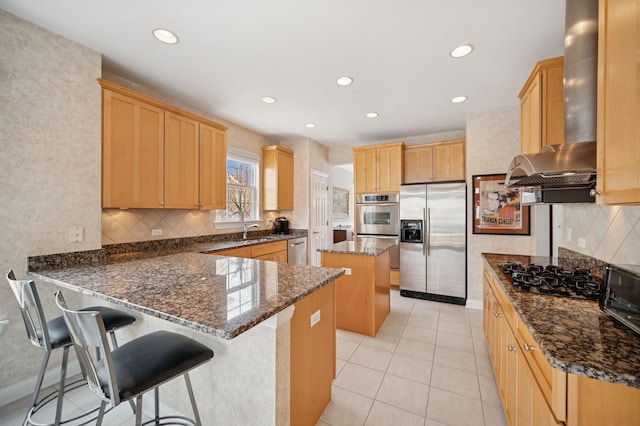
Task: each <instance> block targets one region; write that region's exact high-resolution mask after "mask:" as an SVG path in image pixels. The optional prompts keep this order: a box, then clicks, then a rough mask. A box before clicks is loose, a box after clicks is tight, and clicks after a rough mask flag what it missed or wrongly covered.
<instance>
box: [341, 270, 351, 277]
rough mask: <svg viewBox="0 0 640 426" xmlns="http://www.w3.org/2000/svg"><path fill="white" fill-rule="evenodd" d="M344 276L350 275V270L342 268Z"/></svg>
mask: <svg viewBox="0 0 640 426" xmlns="http://www.w3.org/2000/svg"><path fill="white" fill-rule="evenodd" d="M342 270H343V271H344V274H345V275H351V268H342Z"/></svg>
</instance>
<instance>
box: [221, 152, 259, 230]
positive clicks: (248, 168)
mask: <svg viewBox="0 0 640 426" xmlns="http://www.w3.org/2000/svg"><path fill="white" fill-rule="evenodd" d="M258 167H259V159H258V157H257V156H254V155H252V154H250V153H245V152H241V151H239V150H236V149H233V148H230V149H229V151H228V152H227V208H226V209H225V210H217V211H216V222H248V221H257V220H259V217H258V196H259V194H258Z"/></svg>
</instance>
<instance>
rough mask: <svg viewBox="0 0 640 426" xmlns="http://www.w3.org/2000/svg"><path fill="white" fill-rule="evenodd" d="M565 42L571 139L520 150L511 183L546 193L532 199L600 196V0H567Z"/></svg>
mask: <svg viewBox="0 0 640 426" xmlns="http://www.w3.org/2000/svg"><path fill="white" fill-rule="evenodd" d="M564 45H565V50H564V63H565V70H564V102H565V103H564V122H565V143H564V144H562V145H554V146H545V147H543V149H542V150H541V152H539V153H536V154H521V155H517V156H516V157H515V158H514V159H513V160H512V161H511V164H510V165H509V169H508V172H507V178H506V181H505V184H506V186H507V187H518V186H520V187H524V190H525V191H528V192H529V193H537V194H542V195H543V196H541V197H537V198H536V201H535V202H531V199H529V200H528V204H536V203H541V202H553V203H560V202H569V203H575V202H594V201H595V198H594V197H593V196H591V195H589V193H590V191H591V189H592V188H594V187H595V179H596V142H595V140H596V92H597V65H598V64H597V54H598V1H597V0H566V17H565V39H564ZM565 190H566V191H567V192H565V193H563V191H565ZM551 191H552V192H553V195H551V194H549V196H548V197H546V198H547V199H546V200H545V197H544V193H546V192H551Z"/></svg>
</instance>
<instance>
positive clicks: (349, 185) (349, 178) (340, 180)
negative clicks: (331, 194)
mask: <svg viewBox="0 0 640 426" xmlns="http://www.w3.org/2000/svg"><path fill="white" fill-rule="evenodd" d="M331 181H332V184H333V186H332V187H333V188H342V189H346V190H347V191H349V216H347V217H341V218H332V220H333V227H334V228H335V227H336V226H338V225H342V226H343V227H345V226H350V227H351V231H353V226H354V223H353V217H354V216H353V215H354V208H355V204H354V193H353V168H351V169H350V170H347V169H345V168H344V167H342V166H333V167H332V168H331Z"/></svg>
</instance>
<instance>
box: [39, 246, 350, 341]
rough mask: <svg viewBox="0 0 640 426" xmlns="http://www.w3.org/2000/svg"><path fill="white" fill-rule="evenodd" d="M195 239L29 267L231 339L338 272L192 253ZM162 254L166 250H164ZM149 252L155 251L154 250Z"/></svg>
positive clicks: (196, 249)
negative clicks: (72, 262) (168, 246)
mask: <svg viewBox="0 0 640 426" xmlns="http://www.w3.org/2000/svg"><path fill="white" fill-rule="evenodd" d="M199 251H202V247H201V245H193V246H188V247H183V248H181V249H180V248H176V249H175V250H167V251H166V252H164V253H163V255H159V254H158V253H157V252H146V253H144V252H140V253H138V256H137V258H135V259H134V260H132V259H131V257H133V255H130V256H126V257H127V259H126V260H125V259H123V258H122V257H121V256H118V255H113V259H109V258H107V259H106V261H103V262H101V263H97V264H96V262H94V263H92V264H83V265H78V266H73V265H63V266H60V264H59V263H58V264H56V265H55V267H53V266H52V267H50V268H47V267H46V266H44V265H42V264H41V265H39V267H38V268H35V269H32V270H31V271H30V274H31V275H33V276H34V277H36V278H39V279H42V280H44V281H48V282H52V283H54V284H57V285H60V286H62V287H66V288H70V289H73V290H76V291H80V292H82V293H85V294H90V295H93V296H95V297H98V298H101V299H103V300H106V301H108V302H111V303H115V304H118V305H122V306H125V307H128V308H131V309H134V310H137V311H140V312H143V313H146V314H149V315H153V316H156V317H159V318H163V319H166V320H168V321H171V322H174V323H178V324H182V325H184V326H187V327H190V328H193V329H196V330H199V331H202V332H205V333H208V334H212V335H215V336H218V337H223V338H226V339H231V338H233V337H235V336H237V335H239V334H240V333H242V332H244V331H247V330H248V329H250V328H251V327H253V326H255V325H257V324H258V323H260V322H262V321H264V320H265V319H267V318H269V317H271V316H273V315H275V314H277V313H278V312H280V311H282V310H283V309H285V308H287V307H288V306H290V305H292V304H294V303H295V302H297V301H298V300H300V299H302V298H303V297H304V296H306V295H308V294H310V293H312V292H313V291H315V290H316V289H318V288H320V287H322V286H324V285H326V284H328V283H329V282H331V281H333V280H335V279H336V278H337V277H339V276H341V275H342V274H343V273H344V272H343V271H342V270H339V269H331V268H318V267H313V266H302V265H289V264H286V263H276V262H269V261H261V260H254V259H242V258H235V257H226V256H216V255H210V254H202V253H199ZM167 253H168V254H167ZM154 254H155V255H154Z"/></svg>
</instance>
